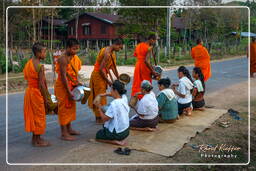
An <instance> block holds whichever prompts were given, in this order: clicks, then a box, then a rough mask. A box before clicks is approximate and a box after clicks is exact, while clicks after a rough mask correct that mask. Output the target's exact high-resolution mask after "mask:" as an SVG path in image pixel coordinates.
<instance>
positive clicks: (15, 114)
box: [0, 58, 248, 163]
mask: <svg viewBox="0 0 256 171" xmlns="http://www.w3.org/2000/svg"><path fill="white" fill-rule="evenodd" d="M247 64H248V63H247V59H246V58H241V59H234V60H228V61H222V62H216V63H212V77H211V79H210V80H209V81H208V82H207V84H206V87H207V92H213V91H217V90H218V89H221V88H223V87H227V86H230V85H232V84H236V83H239V82H242V81H246V80H247V78H248V75H247V70H248V67H247ZM189 69H190V70H191V69H192V67H189ZM164 76H168V77H169V78H171V80H172V82H177V81H178V79H177V72H176V70H170V71H166V72H164ZM154 84H155V87H157V86H156V82H155V81H154ZM130 90H131V84H129V85H128V94H130ZM154 91H155V92H156V91H157V88H155V89H154ZM23 96H24V93H17V94H10V95H8V147H9V148H8V161H9V162H10V163H36V162H38V163H41V162H46V163H47V162H51V161H53V160H54V159H56V158H58V157H60V156H63V155H65V153H67V151H68V150H69V149H72V148H75V147H77V146H78V145H80V144H84V143H88V140H89V139H90V138H94V136H95V133H96V131H97V129H100V128H101V126H99V125H95V124H94V117H93V114H92V112H91V111H90V110H89V109H88V107H87V105H81V104H77V120H76V121H75V122H74V123H73V126H74V128H75V129H77V130H79V131H80V132H81V133H82V135H81V136H79V138H78V140H77V141H74V142H66V141H61V140H60V139H59V134H60V130H59V126H58V122H57V117H56V116H47V131H46V135H45V138H46V139H48V140H49V141H50V142H51V143H52V146H51V147H47V148H34V147H31V145H30V137H31V135H30V134H29V133H26V132H24V121H23ZM0 104H1V107H0V110H1V111H0V116H1V118H2V119H1V125H0V137H1V139H0V141H1V142H0V149H1V153H0V161H1V163H2V162H4V161H5V156H4V155H5V153H4V151H5V138H4V137H5V126H6V125H5V106H4V104H5V96H0ZM95 162H97V161H95Z"/></svg>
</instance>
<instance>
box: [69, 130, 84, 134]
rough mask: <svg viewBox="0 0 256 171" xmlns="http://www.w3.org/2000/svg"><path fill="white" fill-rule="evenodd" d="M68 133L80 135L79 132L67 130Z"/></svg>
mask: <svg viewBox="0 0 256 171" xmlns="http://www.w3.org/2000/svg"><path fill="white" fill-rule="evenodd" d="M68 132H69V134H70V135H81V134H80V132H78V131H75V130H73V129H71V130H69V131H68Z"/></svg>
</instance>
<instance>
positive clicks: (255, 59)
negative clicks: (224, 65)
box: [247, 37, 256, 77]
mask: <svg viewBox="0 0 256 171" xmlns="http://www.w3.org/2000/svg"><path fill="white" fill-rule="evenodd" d="M247 56H248V55H247ZM255 72H256V38H255V37H252V42H251V44H250V76H251V77H253V75H254V73H255Z"/></svg>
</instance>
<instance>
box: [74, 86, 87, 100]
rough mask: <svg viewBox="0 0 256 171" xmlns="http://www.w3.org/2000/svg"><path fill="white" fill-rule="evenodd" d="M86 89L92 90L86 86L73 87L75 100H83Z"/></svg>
mask: <svg viewBox="0 0 256 171" xmlns="http://www.w3.org/2000/svg"><path fill="white" fill-rule="evenodd" d="M84 91H90V88H88V87H85V86H77V87H76V88H74V89H73V91H72V93H73V95H74V97H73V100H75V101H81V100H82V99H83V98H84Z"/></svg>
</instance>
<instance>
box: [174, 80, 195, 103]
mask: <svg viewBox="0 0 256 171" xmlns="http://www.w3.org/2000/svg"><path fill="white" fill-rule="evenodd" d="M192 88H193V83H192V82H191V81H190V80H189V79H188V78H187V77H182V78H181V79H180V80H179V86H178V90H177V91H178V92H180V93H181V94H182V95H185V98H182V97H179V96H176V97H177V100H178V103H180V104H186V103H190V102H191V101H192V94H191V92H190V90H191V89H192Z"/></svg>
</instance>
